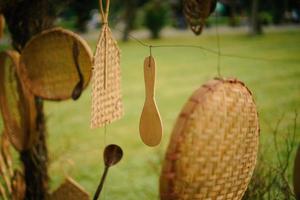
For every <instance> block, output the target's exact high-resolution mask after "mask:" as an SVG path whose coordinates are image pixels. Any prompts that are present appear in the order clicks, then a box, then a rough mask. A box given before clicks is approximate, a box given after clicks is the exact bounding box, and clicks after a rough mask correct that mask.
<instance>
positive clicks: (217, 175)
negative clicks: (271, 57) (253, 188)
mask: <svg viewBox="0 0 300 200" xmlns="http://www.w3.org/2000/svg"><path fill="white" fill-rule="evenodd" d="M258 137H259V124H258V115H257V111H256V106H255V103H254V100H253V98H252V94H251V92H250V91H249V90H248V89H247V88H246V87H245V85H244V84H243V83H242V82H240V81H238V80H234V79H230V80H221V79H218V80H213V81H211V82H209V83H207V84H205V85H203V86H202V87H200V88H199V89H198V90H196V91H195V92H194V94H193V95H192V96H191V97H190V99H189V100H188V102H187V103H186V104H185V106H184V108H183V110H182V111H181V113H180V115H179V117H178V119H177V123H176V125H175V127H174V129H173V133H172V136H171V140H170V144H169V147H168V151H167V154H166V158H165V162H164V166H163V170H162V174H161V179H160V195H161V199H162V200H190V199H193V200H196V199H199V200H202V199H211V200H217V199H227V200H230V199H232V200H233V199H234V200H238V199H241V198H242V197H243V194H244V192H245V190H246V188H247V186H248V184H249V181H250V179H251V176H252V173H253V170H254V167H255V164H256V157H257V151H258V142H259V141H258Z"/></svg>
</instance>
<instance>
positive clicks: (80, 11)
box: [70, 0, 98, 32]
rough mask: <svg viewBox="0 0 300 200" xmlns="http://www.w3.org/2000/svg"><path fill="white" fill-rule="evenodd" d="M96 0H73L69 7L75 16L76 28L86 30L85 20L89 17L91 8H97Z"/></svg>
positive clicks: (81, 30)
mask: <svg viewBox="0 0 300 200" xmlns="http://www.w3.org/2000/svg"><path fill="white" fill-rule="evenodd" d="M97 2H98V1H97V0H81V1H78V0H73V2H72V3H71V5H70V7H71V9H73V10H74V14H75V16H76V24H75V28H76V30H78V31H80V32H86V30H87V22H88V21H89V19H90V18H91V15H90V14H91V10H92V9H95V8H97V5H98V4H97Z"/></svg>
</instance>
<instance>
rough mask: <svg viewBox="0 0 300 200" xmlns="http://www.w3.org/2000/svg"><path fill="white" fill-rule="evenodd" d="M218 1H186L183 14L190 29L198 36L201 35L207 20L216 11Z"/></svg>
mask: <svg viewBox="0 0 300 200" xmlns="http://www.w3.org/2000/svg"><path fill="white" fill-rule="evenodd" d="M216 4H217V1H216V0H184V1H183V5H184V6H183V12H184V15H185V18H186V20H187V22H188V24H189V25H190V28H191V29H192V31H193V32H194V33H195V34H196V35H200V34H201V32H202V29H203V27H204V25H205V20H206V19H207V18H208V17H209V15H210V14H211V13H212V12H213V11H214V10H215V7H216Z"/></svg>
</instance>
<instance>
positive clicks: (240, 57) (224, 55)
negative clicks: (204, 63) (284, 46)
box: [114, 28, 274, 61]
mask: <svg viewBox="0 0 300 200" xmlns="http://www.w3.org/2000/svg"><path fill="white" fill-rule="evenodd" d="M114 30H116V31H118V32H120V33H124V31H122V30H120V29H118V28H114ZM128 37H129V38H130V39H132V40H134V41H136V42H137V43H139V44H140V45H141V46H144V47H147V48H150V46H151V48H195V49H199V50H202V51H205V52H209V53H212V54H215V55H219V56H220V57H229V58H239V59H247V60H260V61H274V59H269V58H262V57H254V56H244V55H235V54H226V53H222V52H219V51H217V50H214V49H211V48H208V47H204V46H201V45H186V44H167V45H152V44H148V43H146V42H143V41H142V40H140V39H138V38H136V37H135V36H133V35H131V34H128Z"/></svg>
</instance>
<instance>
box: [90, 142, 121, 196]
mask: <svg viewBox="0 0 300 200" xmlns="http://www.w3.org/2000/svg"><path fill="white" fill-rule="evenodd" d="M122 157H123V150H122V148H121V147H119V146H118V145H115V144H111V145H108V146H106V147H105V149H104V153H103V159H104V166H105V168H104V172H103V175H102V178H101V181H100V183H99V185H98V187H97V190H96V193H95V195H94V198H93V200H97V199H98V198H99V197H100V194H101V191H102V189H103V186H104V182H105V179H106V176H107V174H108V170H109V168H110V167H112V166H114V165H116V164H118V163H119V162H120V161H121V159H122Z"/></svg>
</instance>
